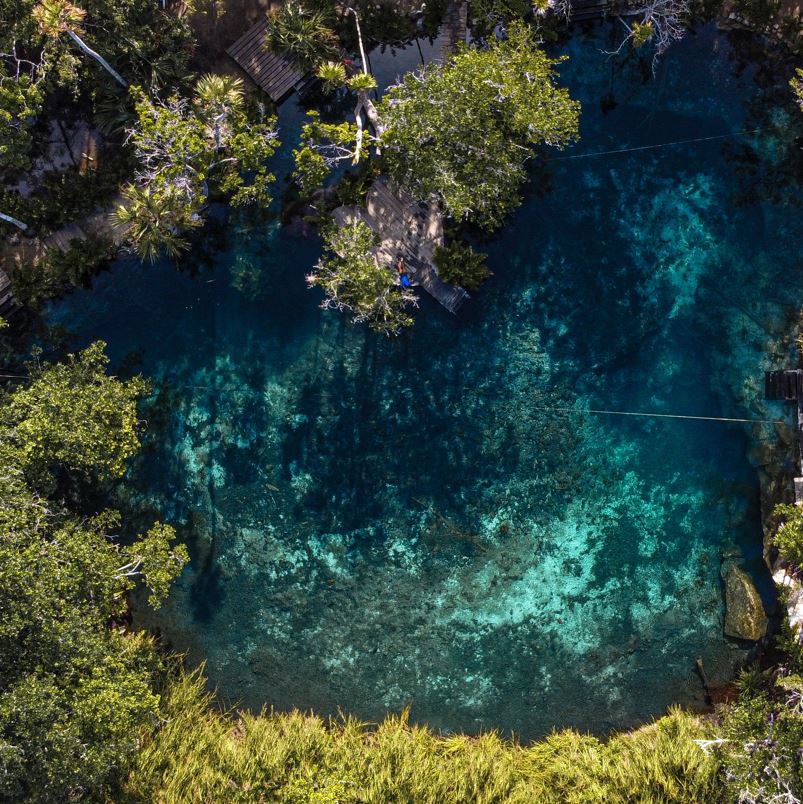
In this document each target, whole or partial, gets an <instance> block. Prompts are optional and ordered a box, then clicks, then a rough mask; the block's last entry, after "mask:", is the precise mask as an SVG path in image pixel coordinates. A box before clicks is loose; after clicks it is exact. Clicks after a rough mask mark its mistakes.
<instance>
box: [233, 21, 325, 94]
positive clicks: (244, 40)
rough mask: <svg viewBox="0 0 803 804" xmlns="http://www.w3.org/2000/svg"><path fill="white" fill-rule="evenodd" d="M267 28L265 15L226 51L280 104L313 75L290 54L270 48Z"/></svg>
mask: <svg viewBox="0 0 803 804" xmlns="http://www.w3.org/2000/svg"><path fill="white" fill-rule="evenodd" d="M267 29H268V20H267V18H266V17H263V18H262V19H261V20H260V21H259V22H258V23H257V24H256V25H254V27H253V28H251V30H250V31H248V32H247V33H245V34H243V35H242V36H241V37H240V38H239V39H238V40H237V41H236V42H235V43H234V44H233V45H231V47H229V48H228V49H227V50H226V53H228V54H229V56H231V57H232V58H233V59H234V61H236V62H237V64H239V65H240V67H242V68H243V70H245V72H246V73H247V75H248V77H249V78H250V79H251V80H252V81H253V82H254V83H255V84H256V85H257V86H258V87H260V88H261V89H263V90H264V91H265V92H266V93H267V94H268V95H269V97H270V99H271V100H272V101H273V102H274V103H277V104H278V103H280V102H281V101H282V100H284V99H285V98H286V97H287V96H288V95H289V94H290V93H291V92H292V91H293V90H294V89H295V90H298V91H301V90H302V89H303V88H304V87H305V86H306V85H307V84H308V83H309V78H310V74H309V73H306V74H302V73H301V70H299V68H298V66H297V65H296V63H295V61H293V60H292V59H291V58H289V57H288V56H284V55H280V54H277V53H271V52H270V51H269V50H268V48H267V46H266V42H265V38H266V32H267Z"/></svg>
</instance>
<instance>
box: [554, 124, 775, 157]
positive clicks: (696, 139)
mask: <svg viewBox="0 0 803 804" xmlns="http://www.w3.org/2000/svg"><path fill="white" fill-rule="evenodd" d="M761 131H763V129H760V128H756V129H753V130H752V131H731V132H728V133H727V134H714V135H713V136H711V137H694V138H693V139H690V140H674V141H673V142H659V143H656V144H655V145H636V146H634V147H632V148H618V149H616V150H614V151H595V152H592V153H587V154H571V155H569V156H553V157H550V158H548V159H547V161H548V162H562V161H565V160H567V159H585V158H586V157H590V156H610V155H612V154H627V153H631V152H633V151H650V150H652V149H653V148H669V147H670V146H672V145H688V144H689V143H693V142H710V141H711V140H726V139H729V138H730V137H745V136H747V135H749V134H758V133H759V132H761Z"/></svg>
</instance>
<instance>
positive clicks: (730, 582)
mask: <svg viewBox="0 0 803 804" xmlns="http://www.w3.org/2000/svg"><path fill="white" fill-rule="evenodd" d="M723 576H724V579H725V634H726V635H727V636H729V637H735V638H737V639H749V640H752V641H754V642H757V641H758V640H759V639H763V638H764V636H765V634H766V633H767V613H766V612H765V611H764V604H763V603H762V602H761V595H759V593H758V589H756V587H755V584H754V583H753V581H752V580H750V576H749V575H748V574H747V573H746V572H745V571H744V570H743V569H742V568H741V567H740V566H738V564H734V563H728V564H727V568H726V567H723Z"/></svg>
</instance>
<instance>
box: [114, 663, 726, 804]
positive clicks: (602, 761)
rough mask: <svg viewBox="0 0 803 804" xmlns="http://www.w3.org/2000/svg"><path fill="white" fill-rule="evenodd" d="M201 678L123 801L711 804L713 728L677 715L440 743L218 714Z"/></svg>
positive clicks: (166, 722) (191, 682) (410, 731)
mask: <svg viewBox="0 0 803 804" xmlns="http://www.w3.org/2000/svg"><path fill="white" fill-rule="evenodd" d="M210 702H211V701H210V697H209V695H208V694H207V693H206V691H205V685H204V680H203V678H202V677H201V676H200V674H197V673H196V674H193V675H189V676H183V677H180V678H178V679H177V680H176V681H175V682H174V683H173V684H171V685H170V687H169V689H168V691H167V695H166V701H165V705H166V708H165V717H164V719H163V721H162V725H161V726H160V728H159V729H158V730H157V731H156V732H155V734H154V736H153V738H152V739H151V740H149V741H148V742H147V744H146V745H145V747H144V749H143V750H142V752H141V753H140V754H139V757H138V760H137V765H136V767H135V768H134V770H133V772H132V774H131V776H130V778H129V781H128V787H127V791H126V792H127V794H128V795H127V797H126V798H124V801H159V802H163V804H179V802H205V801H224V800H225V801H231V802H250V801H261V800H265V801H276V802H299V804H300V802H313V801H315V802H321V803H322V802H332V801H338V802H341V803H342V804H346V802H355V804H356V802H361V804H387V802H401V801H404V802H438V803H440V802H449V804H460V803H461V802H464V803H465V804H489V803H490V802H510V803H511V804H513V803H514V802H516V803H517V804H531V802H538V804H589V802H597V803H598V804H603V803H604V804H633V802H650V804H653V803H655V804H660V802H667V804H668V803H669V802H684V804H693V802H700V804H703V803H705V804H713V802H716V801H717V800H718V797H717V780H716V773H717V768H718V765H717V761H716V759H715V758H714V757H712V756H711V755H709V754H706V753H705V752H704V751H703V750H702V749H701V748H700V747H699V746H698V745H697V744H695V743H694V740H695V739H701V738H705V737H708V736H710V728H709V727H706V726H704V724H703V723H702V722H701V721H700V720H699V719H697V718H695V717H693V716H691V715H688V714H685V713H683V712H681V711H679V710H673V711H671V712H670V713H669V715H668V716H667V717H665V718H662V719H661V720H659V721H657V722H656V723H654V724H651V725H649V726H645V727H643V728H641V729H639V730H637V731H635V732H632V733H630V734H624V735H618V736H614V737H612V738H611V739H610V740H609V741H608V742H607V743H603V742H601V741H599V740H597V739H596V738H594V737H590V736H585V735H580V734H577V733H576V732H572V731H563V732H559V733H556V734H553V735H551V736H550V737H548V738H546V739H545V740H542V741H540V742H537V743H534V744H532V745H530V746H524V745H521V744H519V743H516V742H513V741H509V740H504V739H502V738H501V737H499V735H497V734H494V733H490V734H483V735H481V736H479V737H467V736H465V735H454V736H451V737H442V736H438V735H435V734H433V733H432V732H431V731H430V730H429V729H428V728H426V727H421V726H413V725H410V724H409V723H408V721H407V716H406V714H404V715H402V716H401V717H394V716H390V717H388V718H386V719H385V720H384V721H383V722H382V723H380V724H379V725H378V726H375V727H373V728H371V727H368V726H367V725H366V724H363V723H359V722H357V721H356V720H353V719H351V718H346V719H345V720H342V721H339V722H336V723H330V724H328V725H327V724H325V723H324V722H323V721H322V720H321V719H319V718H316V717H312V716H310V715H305V714H302V713H301V712H292V713H289V714H270V715H268V714H265V713H263V714H261V715H251V714H245V713H240V714H238V715H237V716H236V717H233V716H232V715H221V714H219V713H217V712H214V711H213V710H211V709H210Z"/></svg>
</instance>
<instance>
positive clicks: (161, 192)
mask: <svg viewBox="0 0 803 804" xmlns="http://www.w3.org/2000/svg"><path fill="white" fill-rule="evenodd" d="M196 208H197V207H196V205H195V204H193V203H191V202H190V200H189V199H188V198H187V195H186V194H185V193H184V192H182V191H181V190H180V189H179V188H177V187H175V186H174V185H166V186H164V187H148V186H145V187H142V188H140V187H137V186H136V185H133V184H132V185H129V186H128V187H126V188H125V189H124V190H123V202H122V203H121V204H119V205H118V206H117V209H115V210H114V212H112V216H111V219H112V223H113V224H114V225H115V226H119V227H122V228H124V229H125V235H126V239H127V240H128V241H129V243H131V245H132V247H133V249H134V251H135V252H136V253H137V254H138V255H139V257H140V258H141V259H143V260H148V262H155V261H156V259H157V258H158V257H159V255H160V254H161V253H165V254H167V256H168V257H170V258H171V259H176V258H177V257H179V256H180V255H181V254H182V252H184V251H186V250H187V249H188V248H189V243H188V242H187V240H186V238H185V237H183V236H182V232H186V231H189V230H190V229H195V228H197V227H199V226H201V224H202V220H201V217H200V215H199V214H198V212H197V211H196Z"/></svg>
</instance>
